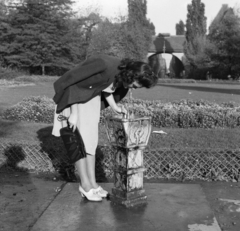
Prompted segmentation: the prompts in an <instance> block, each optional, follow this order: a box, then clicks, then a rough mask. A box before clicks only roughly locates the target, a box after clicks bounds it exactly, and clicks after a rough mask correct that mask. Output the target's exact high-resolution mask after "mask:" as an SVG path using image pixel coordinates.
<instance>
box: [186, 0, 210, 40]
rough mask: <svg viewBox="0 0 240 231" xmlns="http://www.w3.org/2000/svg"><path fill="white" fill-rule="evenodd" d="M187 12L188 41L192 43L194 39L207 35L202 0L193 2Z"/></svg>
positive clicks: (193, 0)
mask: <svg viewBox="0 0 240 231" xmlns="http://www.w3.org/2000/svg"><path fill="white" fill-rule="evenodd" d="M187 10H188V14H187V21H186V40H187V42H192V41H193V40H194V38H197V37H198V36H205V35H206V32H207V29H206V21H207V18H206V17H205V5H204V3H202V2H201V0H192V4H189V5H188V6H187Z"/></svg>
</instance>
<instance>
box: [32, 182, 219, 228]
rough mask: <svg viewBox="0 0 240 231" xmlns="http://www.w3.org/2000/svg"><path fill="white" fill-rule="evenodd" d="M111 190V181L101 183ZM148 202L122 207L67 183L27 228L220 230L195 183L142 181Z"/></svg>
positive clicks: (198, 186) (199, 188)
mask: <svg viewBox="0 0 240 231" xmlns="http://www.w3.org/2000/svg"><path fill="white" fill-rule="evenodd" d="M101 185H102V187H104V188H105V189H107V190H108V191H109V192H111V188H112V187H113V184H111V183H105V184H101ZM144 187H145V189H146V194H147V196H148V204H147V205H146V206H144V207H139V208H134V209H126V208H124V207H122V206H119V205H113V204H112V203H111V201H109V200H103V201H102V202H89V201H87V200H86V199H83V198H81V197H80V194H79V193H78V184H76V183H68V184H66V185H65V187H64V188H63V190H62V191H61V193H60V194H59V195H58V196H57V197H56V198H55V200H54V201H53V202H52V203H51V205H50V206H49V207H48V209H47V210H46V211H45V212H44V213H43V214H42V216H41V217H40V218H39V219H38V221H37V222H36V223H35V225H34V226H33V228H32V229H31V231H52V230H57V231H66V230H67V231H77V230H78V231H79V230H81V231H93V230H98V231H113V230H114V231H121V230H124V231H128V230H129V231H130V230H131V231H135V230H136V231H141V230H144V231H146V230H147V231H168V230H169V231H188V230H189V231H221V229H220V228H219V225H218V223H217V221H216V219H215V217H214V215H213V212H212V211H211V209H210V207H209V205H208V202H207V201H206V197H205V195H204V193H203V191H202V189H201V187H200V185H198V184H154V183H151V184H148V183H146V184H145V186H144Z"/></svg>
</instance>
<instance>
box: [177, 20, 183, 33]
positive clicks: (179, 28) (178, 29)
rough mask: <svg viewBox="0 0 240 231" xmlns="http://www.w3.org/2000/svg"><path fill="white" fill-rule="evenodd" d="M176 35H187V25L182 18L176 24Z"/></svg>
mask: <svg viewBox="0 0 240 231" xmlns="http://www.w3.org/2000/svg"><path fill="white" fill-rule="evenodd" d="M176 35H185V25H184V22H183V21H182V20H180V21H179V23H177V24H176Z"/></svg>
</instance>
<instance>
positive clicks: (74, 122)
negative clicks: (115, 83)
mask: <svg viewBox="0 0 240 231" xmlns="http://www.w3.org/2000/svg"><path fill="white" fill-rule="evenodd" d="M77 120H78V117H77V115H76V114H73V113H71V115H70V116H69V118H68V122H69V126H70V128H72V130H73V131H75V130H76V127H77Z"/></svg>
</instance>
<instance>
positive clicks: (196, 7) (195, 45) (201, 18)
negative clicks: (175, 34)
mask: <svg viewBox="0 0 240 231" xmlns="http://www.w3.org/2000/svg"><path fill="white" fill-rule="evenodd" d="M187 10H188V14H187V20H186V42H185V44H184V54H185V56H186V58H187V63H188V65H187V66H186V69H187V70H186V72H187V73H188V75H192V76H191V77H192V78H203V77H204V76H205V72H206V69H205V68H203V66H202V63H201V62H203V63H207V62H208V61H209V58H208V57H207V54H208V53H205V51H206V50H207V49H205V45H206V44H208V41H207V39H206V31H207V29H206V17H205V5H204V3H202V2H201V0H192V4H189V5H188V6H187Z"/></svg>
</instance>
